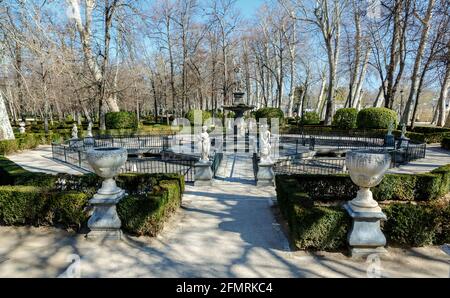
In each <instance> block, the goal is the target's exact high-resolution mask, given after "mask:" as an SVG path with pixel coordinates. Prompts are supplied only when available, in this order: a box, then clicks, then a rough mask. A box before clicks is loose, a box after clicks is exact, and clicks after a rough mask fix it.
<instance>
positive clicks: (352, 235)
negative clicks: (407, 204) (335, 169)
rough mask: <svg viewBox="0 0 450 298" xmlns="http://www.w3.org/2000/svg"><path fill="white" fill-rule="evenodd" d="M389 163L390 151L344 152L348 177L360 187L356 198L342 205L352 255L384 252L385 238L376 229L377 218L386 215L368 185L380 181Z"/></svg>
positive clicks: (379, 219)
mask: <svg viewBox="0 0 450 298" xmlns="http://www.w3.org/2000/svg"><path fill="white" fill-rule="evenodd" d="M390 163H391V156H390V154H389V153H387V152H385V151H381V150H379V151H377V150H355V151H350V152H348V153H347V155H346V166H347V168H348V171H349V174H350V178H351V179H352V181H353V183H355V184H356V185H358V186H359V187H360V189H359V191H358V193H357V195H356V198H354V199H353V200H352V201H350V202H348V203H346V204H345V205H344V208H345V209H346V210H347V212H348V213H349V215H350V216H351V217H352V219H353V225H352V228H351V230H350V232H349V234H348V243H349V245H350V247H351V255H352V256H353V257H363V256H367V255H370V254H372V253H384V252H386V250H385V249H384V246H385V245H386V237H385V236H384V234H383V232H382V231H381V228H380V221H382V220H386V215H385V214H384V213H383V212H382V211H381V208H380V207H379V206H378V203H377V201H375V200H374V199H373V195H372V191H371V190H370V188H371V187H375V186H377V185H378V184H379V183H380V182H381V180H382V179H383V176H384V174H385V173H386V171H387V170H388V169H389V166H390Z"/></svg>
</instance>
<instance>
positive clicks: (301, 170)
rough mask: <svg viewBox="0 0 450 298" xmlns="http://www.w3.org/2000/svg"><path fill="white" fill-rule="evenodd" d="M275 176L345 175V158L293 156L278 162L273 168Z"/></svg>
mask: <svg viewBox="0 0 450 298" xmlns="http://www.w3.org/2000/svg"><path fill="white" fill-rule="evenodd" d="M274 172H275V174H322V175H326V174H344V173H347V168H346V166H345V158H339V157H336V158H334V157H327V158H308V159H295V158H294V157H293V156H292V157H291V156H290V157H287V158H285V159H282V160H279V161H278V162H277V163H275V166H274Z"/></svg>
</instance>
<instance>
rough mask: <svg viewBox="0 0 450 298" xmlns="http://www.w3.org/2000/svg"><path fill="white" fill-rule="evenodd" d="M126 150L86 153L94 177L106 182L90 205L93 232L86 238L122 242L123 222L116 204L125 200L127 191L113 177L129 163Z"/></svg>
mask: <svg viewBox="0 0 450 298" xmlns="http://www.w3.org/2000/svg"><path fill="white" fill-rule="evenodd" d="M127 157H128V154H127V150H126V149H125V148H93V149H90V150H88V151H87V160H88V162H89V164H90V165H91V167H92V168H93V170H94V171H95V173H96V174H97V175H99V176H100V177H102V178H104V180H103V182H102V187H101V188H100V189H99V190H98V191H97V193H96V194H95V195H94V197H93V198H92V199H91V200H89V203H90V204H91V205H92V206H93V207H94V212H93V214H92V216H91V217H90V218H89V221H88V227H89V229H90V230H91V231H90V232H89V233H88V234H87V237H88V238H91V239H100V240H101V239H105V238H106V239H121V235H122V233H121V230H120V227H121V222H120V219H119V216H118V214H117V211H116V204H117V203H118V202H119V201H120V200H121V199H122V198H123V197H124V195H125V191H124V190H123V189H121V188H119V187H117V185H116V181H115V180H114V177H116V176H117V175H118V173H119V170H120V168H121V167H122V166H123V165H124V164H125V162H126V161H127Z"/></svg>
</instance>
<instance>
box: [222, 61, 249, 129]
mask: <svg viewBox="0 0 450 298" xmlns="http://www.w3.org/2000/svg"><path fill="white" fill-rule="evenodd" d="M234 72H235V83H234V84H235V91H234V92H233V104H232V105H228V106H227V105H224V106H222V108H223V109H224V110H227V111H232V112H234V115H235V125H234V135H235V136H237V135H239V136H244V134H245V121H244V113H245V112H247V111H250V110H253V109H254V108H255V107H254V106H250V105H248V104H246V103H245V102H244V95H245V92H243V90H244V83H243V79H242V75H241V71H240V68H239V67H236V68H235V70H234Z"/></svg>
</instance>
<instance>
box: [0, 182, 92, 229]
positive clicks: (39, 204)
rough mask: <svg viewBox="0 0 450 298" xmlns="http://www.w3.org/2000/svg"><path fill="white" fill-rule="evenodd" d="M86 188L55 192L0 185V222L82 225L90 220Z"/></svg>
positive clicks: (38, 188) (36, 187)
mask: <svg viewBox="0 0 450 298" xmlns="http://www.w3.org/2000/svg"><path fill="white" fill-rule="evenodd" d="M89 198H90V197H89V195H88V194H86V193H83V192H76V191H69V192H51V191H49V190H48V189H45V188H42V187H38V186H22V185H20V186H9V185H8V186H0V222H1V223H2V224H4V225H35V226H40V225H62V226H64V227H72V228H76V229H78V228H80V227H81V225H82V224H83V223H85V222H86V220H87V214H86V212H85V211H84V207H85V206H86V205H87V202H88V200H89Z"/></svg>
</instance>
